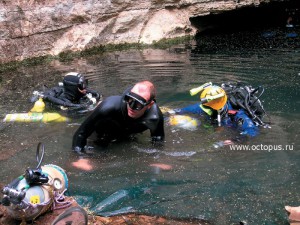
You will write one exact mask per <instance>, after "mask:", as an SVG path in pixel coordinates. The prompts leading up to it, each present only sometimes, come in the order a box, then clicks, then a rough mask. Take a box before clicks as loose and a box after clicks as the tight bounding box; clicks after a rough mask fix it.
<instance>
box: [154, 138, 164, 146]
mask: <svg viewBox="0 0 300 225" xmlns="http://www.w3.org/2000/svg"><path fill="white" fill-rule="evenodd" d="M151 143H152V146H154V147H160V146H163V143H164V138H163V137H162V136H153V137H151Z"/></svg>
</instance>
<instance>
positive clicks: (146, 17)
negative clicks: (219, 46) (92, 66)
mask: <svg viewBox="0 0 300 225" xmlns="http://www.w3.org/2000/svg"><path fill="white" fill-rule="evenodd" d="M270 1H280V0H14V1H12V0H0V63H5V62H9V61H13V60H23V59H26V58H31V57H38V56H45V55H49V54H50V55H57V54H59V53H60V52H64V51H69V50H70V51H80V50H84V49H88V48H91V47H94V46H100V45H105V44H120V43H145V44H151V43H152V42H153V41H158V40H161V39H163V38H174V37H181V36H186V35H194V34H195V33H196V29H195V28H194V27H192V25H191V23H190V20H189V18H191V17H195V16H200V15H208V14H210V13H212V12H214V13H216V12H222V11H228V10H234V9H237V8H240V7H245V6H258V5H260V4H261V3H263V2H270Z"/></svg>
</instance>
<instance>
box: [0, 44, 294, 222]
mask: <svg viewBox="0 0 300 225" xmlns="http://www.w3.org/2000/svg"><path fill="white" fill-rule="evenodd" d="M299 60H300V52H299V51H298V49H297V48H269V49H266V48H265V49H259V48H258V49H251V50H235V51H227V50H226V51H225V50H224V51H222V50H220V51H217V52H213V53H208V52H201V51H199V49H197V46H196V45H195V43H186V44H184V45H177V46H173V47H171V48H169V49H165V50H158V49H156V50H152V49H146V50H128V51H122V52H115V53H110V54H105V55H101V56H92V57H89V58H81V59H74V60H73V61H67V62H59V61H53V62H51V63H50V64H46V65H40V66H35V67H30V68H25V67H24V68H19V69H18V70H17V71H13V72H7V73H5V74H0V76H1V79H0V80H1V83H0V85H1V86H0V94H1V96H0V102H1V108H0V115H2V116H4V115H5V114H6V113H15V112H27V111H28V110H29V109H30V108H31V105H30V103H28V98H29V96H31V94H32V92H33V91H34V90H38V89H40V88H41V87H42V85H47V86H49V87H51V86H54V85H56V84H57V82H58V81H60V80H61V77H62V75H64V74H65V73H67V72H69V71H79V72H82V73H83V74H85V75H86V76H87V77H88V78H89V83H90V87H91V88H92V89H95V90H98V91H100V92H101V93H102V94H103V96H104V97H105V96H109V95H115V94H121V93H122V92H123V90H125V89H126V88H127V87H128V86H130V85H131V84H133V83H135V82H137V81H140V80H144V79H149V80H151V81H153V82H154V84H155V85H156V87H157V91H158V97H157V102H158V104H159V105H160V106H166V107H170V108H178V107H182V106H186V105H188V104H191V103H196V102H197V100H198V97H190V96H189V90H190V89H191V88H194V87H197V86H199V85H201V84H203V83H204V82H208V81H211V82H213V83H217V84H220V83H222V82H227V81H241V82H247V83H250V84H252V85H253V86H256V85H263V86H264V87H265V93H264V95H263V96H262V98H261V99H262V101H263V104H264V107H265V110H266V111H267V113H268V115H269V117H267V119H266V120H267V121H269V120H270V121H271V127H272V128H271V129H267V128H262V129H261V130H260V135H258V136H257V137H254V138H241V137H240V135H239V133H238V132H237V131H235V130H233V129H230V128H225V127H221V128H217V127H212V126H210V125H209V124H208V123H207V122H205V121H204V120H203V119H202V118H198V119H199V120H200V121H201V125H200V126H199V127H198V128H197V130H195V131H190V130H184V129H181V128H177V127H172V126H170V125H168V124H167V122H166V126H165V131H166V141H165V144H164V146H163V147H153V146H151V144H150V143H149V133H148V132H144V133H143V134H139V135H137V138H136V139H135V140H132V141H127V142H125V143H124V142H122V143H112V144H111V145H110V146H109V147H108V148H107V149H100V148H99V147H97V146H95V153H94V155H93V156H91V157H90V158H89V160H90V162H91V165H92V166H93V170H92V171H89V172H84V171H81V170H79V169H76V168H74V167H73V166H72V164H71V163H72V162H74V161H76V160H78V156H77V155H75V154H74V153H73V152H72V151H71V142H72V135H73V133H74V132H75V130H76V129H77V128H78V126H79V124H80V123H81V122H82V121H83V119H84V118H78V119H73V120H72V121H71V122H68V123H57V124H40V123H28V124H24V123H12V124H3V123H1V126H0V138H1V142H0V149H1V153H2V154H1V155H2V157H1V167H2V169H1V171H0V178H1V181H2V182H3V183H4V184H6V183H9V182H10V181H11V180H12V179H13V178H15V177H16V176H19V175H20V174H22V173H23V172H24V170H25V169H26V168H27V167H35V166H36V162H35V150H36V146H37V143H38V142H39V141H41V142H43V143H44V144H45V146H46V154H45V158H44V164H48V163H52V164H56V165H59V166H61V167H62V168H64V169H65V170H66V171H67V174H68V177H69V182H70V188H69V194H71V195H74V196H76V198H77V199H78V201H79V202H80V203H81V204H82V205H83V206H86V207H89V208H90V209H91V210H93V211H95V212H96V213H97V214H101V215H110V214H111V213H122V212H131V211H135V212H138V213H145V214H150V215H163V216H170V217H177V218H197V219H203V220H207V221H210V222H211V223H213V224H239V222H241V221H243V222H245V223H247V224H288V222H287V214H286V213H285V210H284V206H285V205H294V206H297V205H300V193H299V185H300V179H299V178H300V153H299V143H300V141H299V125H300V116H299V109H300V107H299V102H300V93H299V87H300V85H299V83H300V81H299V79H300V64H299ZM228 139H230V140H233V141H234V142H235V143H236V144H245V145H261V144H262V145H272V146H275V145H290V146H292V147H293V150H289V151H270V152H268V151H233V150H230V148H229V146H224V147H221V148H214V147H213V144H214V143H215V142H218V141H220V140H228ZM237 140H239V142H237ZM154 163H163V164H167V165H170V166H171V167H172V169H171V170H161V169H158V168H155V167H152V166H150V165H151V164H154Z"/></svg>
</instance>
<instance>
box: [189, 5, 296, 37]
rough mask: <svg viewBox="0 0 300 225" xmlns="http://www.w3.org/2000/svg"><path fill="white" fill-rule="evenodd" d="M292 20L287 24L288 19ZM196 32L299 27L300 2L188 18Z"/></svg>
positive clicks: (245, 8)
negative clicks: (288, 25) (287, 26)
mask: <svg viewBox="0 0 300 225" xmlns="http://www.w3.org/2000/svg"><path fill="white" fill-rule="evenodd" d="M289 18H290V19H292V20H290V21H289V22H288V19H289ZM190 21H191V24H192V25H193V26H194V27H196V28H197V30H198V32H204V31H205V32H211V31H217V32H226V31H230V32H232V31H239V30H254V29H266V28H273V27H274V28H276V27H285V26H286V24H287V23H292V24H293V25H295V26H299V25H300V1H299V0H290V1H285V2H270V3H264V4H261V5H260V6H258V7H254V6H253V7H244V8H241V9H237V10H233V11H227V12H222V13H211V14H210V15H206V16H197V17H193V18H190Z"/></svg>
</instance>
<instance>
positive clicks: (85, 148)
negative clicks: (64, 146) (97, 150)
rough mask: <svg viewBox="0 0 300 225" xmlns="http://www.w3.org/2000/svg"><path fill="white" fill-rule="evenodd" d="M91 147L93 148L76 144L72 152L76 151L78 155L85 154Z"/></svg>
mask: <svg viewBox="0 0 300 225" xmlns="http://www.w3.org/2000/svg"><path fill="white" fill-rule="evenodd" d="M93 149H94V147H92V146H88V145H85V146H84V147H83V148H81V147H79V146H76V147H75V148H74V149H73V150H74V152H76V153H77V154H79V155H85V154H88V153H90V151H92V150H93Z"/></svg>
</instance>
